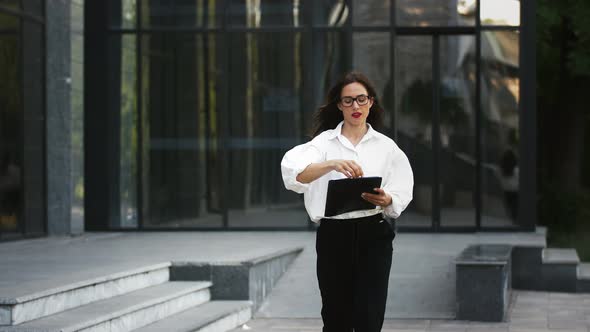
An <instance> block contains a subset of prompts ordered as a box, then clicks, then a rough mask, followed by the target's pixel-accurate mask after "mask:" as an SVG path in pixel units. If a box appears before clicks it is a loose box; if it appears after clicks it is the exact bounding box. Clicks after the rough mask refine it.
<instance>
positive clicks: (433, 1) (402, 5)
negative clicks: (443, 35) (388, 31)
mask: <svg viewBox="0 0 590 332" xmlns="http://www.w3.org/2000/svg"><path fill="white" fill-rule="evenodd" d="M474 1H475V0H474ZM395 3H396V7H395V9H396V10H395V12H396V24H397V25H398V26H420V27H423V26H466V25H467V26H469V25H475V20H474V19H473V17H472V16H471V15H472V14H464V10H466V9H464V8H463V7H462V6H461V3H462V2H461V0H459V2H457V0H396V2H395ZM467 8H471V7H469V6H467ZM467 10H468V13H471V12H470V11H469V10H470V9H467Z"/></svg>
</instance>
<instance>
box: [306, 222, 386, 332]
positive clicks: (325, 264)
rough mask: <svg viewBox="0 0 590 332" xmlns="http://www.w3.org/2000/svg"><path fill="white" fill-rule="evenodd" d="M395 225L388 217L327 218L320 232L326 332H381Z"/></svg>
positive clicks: (319, 259)
mask: <svg viewBox="0 0 590 332" xmlns="http://www.w3.org/2000/svg"><path fill="white" fill-rule="evenodd" d="M394 238H395V230H394V227H393V226H392V225H391V224H390V223H389V222H388V221H386V220H383V218H382V216H381V215H380V214H379V215H375V216H370V217H364V218H357V219H346V220H331V219H322V220H321V221H320V226H319V227H318V229H317V233H316V253H317V266H316V267H317V277H318V283H319V287H320V293H321V296H322V320H323V323H324V328H323V332H352V331H355V332H379V331H381V328H382V326H383V317H384V315H385V305H386V302H387V287H388V283H389V270H390V268H391V256H392V251H393V247H392V245H393V243H392V241H393V239H394Z"/></svg>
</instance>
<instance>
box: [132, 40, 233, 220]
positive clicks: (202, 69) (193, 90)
mask: <svg viewBox="0 0 590 332" xmlns="http://www.w3.org/2000/svg"><path fill="white" fill-rule="evenodd" d="M217 45H218V39H217V38H216V36H215V35H214V34H192V33H173V34H166V33H154V34H150V35H145V36H144V37H143V39H142V64H141V65H142V73H141V74H142V80H143V81H142V96H143V98H144V99H143V102H142V107H143V111H144V112H143V115H142V119H143V120H142V132H143V133H142V144H143V147H142V149H143V161H142V173H143V174H144V178H143V184H142V187H143V193H142V199H143V206H144V222H143V224H144V225H145V227H168V228H178V227H221V220H222V219H221V213H222V212H221V208H220V205H221V202H220V200H221V190H222V187H221V183H220V176H221V172H222V168H221V164H220V161H219V151H218V149H219V130H218V101H217V98H216V95H217V86H218V85H219V83H218V82H217V76H216V75H215V71H216V67H217V63H216V58H217V56H216V54H217V53H216V47H217Z"/></svg>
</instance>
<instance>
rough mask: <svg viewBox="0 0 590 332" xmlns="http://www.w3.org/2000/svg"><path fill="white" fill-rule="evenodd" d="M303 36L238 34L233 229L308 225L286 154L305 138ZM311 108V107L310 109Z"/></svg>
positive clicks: (230, 196)
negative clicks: (286, 178) (288, 183)
mask: <svg viewBox="0 0 590 332" xmlns="http://www.w3.org/2000/svg"><path fill="white" fill-rule="evenodd" d="M301 37H302V35H301V34H300V33H256V34H254V33H247V34H237V33H236V34H232V36H231V40H230V43H231V44H232V45H234V46H235V50H236V51H235V52H232V53H231V61H230V63H231V66H230V68H229V70H230V72H231V73H232V80H231V82H230V98H229V104H230V105H229V109H230V110H231V112H230V113H229V115H228V117H229V119H228V121H229V135H230V137H229V147H230V155H229V160H228V164H229V174H227V176H228V180H229V187H228V188H229V192H228V193H227V196H226V198H225V199H226V200H227V202H228V205H229V211H228V214H229V224H230V226H231V227H253V226H267V227H289V226H290V227H304V226H305V225H306V223H307V217H306V213H305V210H304V207H303V200H302V197H301V196H300V195H297V194H295V193H293V192H290V191H287V190H285V189H284V186H283V183H282V178H281V173H280V171H281V170H280V167H278V165H280V162H281V159H282V157H283V155H284V153H285V152H286V151H287V150H289V149H290V148H291V147H293V146H294V145H296V144H300V143H301V142H302V140H303V135H304V132H305V125H304V123H303V117H302V111H303V110H306V111H307V112H312V111H313V110H312V109H310V108H309V107H307V106H306V105H304V104H303V93H304V92H303V90H302V88H303V86H302V79H303V63H302V56H301V55H302V44H301V42H302V40H301ZM304 106H305V108H304Z"/></svg>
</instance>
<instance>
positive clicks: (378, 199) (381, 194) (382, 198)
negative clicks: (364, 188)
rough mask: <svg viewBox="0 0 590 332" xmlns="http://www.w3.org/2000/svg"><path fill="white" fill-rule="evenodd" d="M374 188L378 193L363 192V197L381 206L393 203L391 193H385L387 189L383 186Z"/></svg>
mask: <svg viewBox="0 0 590 332" xmlns="http://www.w3.org/2000/svg"><path fill="white" fill-rule="evenodd" d="M373 190H374V191H376V192H377V194H371V193H363V194H362V195H361V197H362V198H363V199H364V200H366V201H367V202H370V203H371V204H375V205H379V206H387V205H389V204H391V202H390V200H389V195H388V194H386V193H385V190H383V189H381V188H374V189H373Z"/></svg>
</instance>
